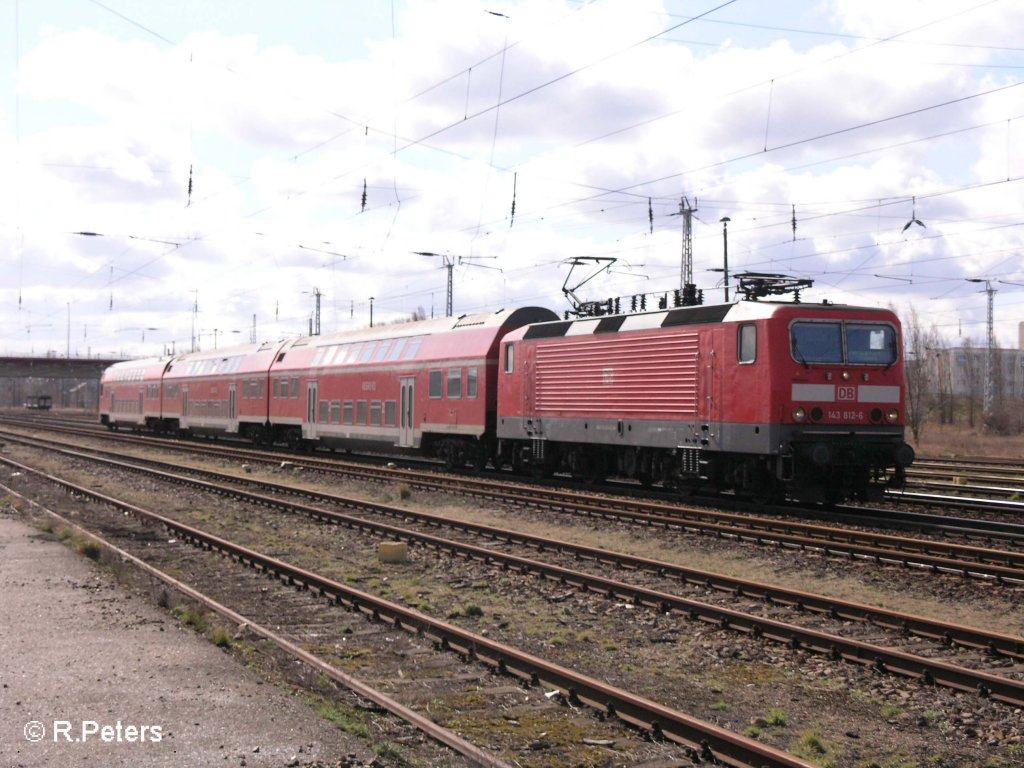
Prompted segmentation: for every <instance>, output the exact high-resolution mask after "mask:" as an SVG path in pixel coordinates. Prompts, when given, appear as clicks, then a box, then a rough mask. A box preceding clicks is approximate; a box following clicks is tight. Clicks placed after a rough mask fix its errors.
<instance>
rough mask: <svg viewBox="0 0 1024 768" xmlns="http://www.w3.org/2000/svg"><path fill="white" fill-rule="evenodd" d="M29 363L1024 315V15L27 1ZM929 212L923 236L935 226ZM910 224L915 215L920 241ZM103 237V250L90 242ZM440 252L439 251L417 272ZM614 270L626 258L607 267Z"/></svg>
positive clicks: (1010, 324) (1002, 325) (12, 145)
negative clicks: (537, 311)
mask: <svg viewBox="0 0 1024 768" xmlns="http://www.w3.org/2000/svg"><path fill="white" fill-rule="evenodd" d="M0 14H2V15H0V81H2V91H0V94H2V100H0V173H2V178H3V180H4V183H3V184H0V264H2V269H3V278H2V280H0V322H2V324H3V326H2V327H3V329H4V331H3V334H2V336H0V354H36V355H40V354H47V353H54V354H58V355H64V354H67V353H68V352H70V354H71V355H78V356H84V355H93V356H96V355H112V354H126V355H144V354H158V353H161V352H162V351H164V350H172V349H173V350H176V351H179V352H180V351H187V350H188V349H189V348H191V346H192V344H193V338H195V339H196V340H197V342H198V343H199V344H200V345H201V346H202V348H204V349H208V348H212V347H213V346H214V344H215V343H216V344H217V345H218V348H220V347H225V346H230V345H232V344H237V343H247V342H248V341H249V340H250V338H252V337H253V336H255V338H256V339H258V340H261V341H262V340H264V339H273V338H279V337H282V336H286V335H299V334H303V333H306V332H308V330H309V326H310V321H311V317H312V315H313V311H314V308H315V306H316V294H318V293H319V297H320V306H321V328H322V330H323V332H328V331H330V330H334V329H343V328H349V327H359V326H364V325H367V324H369V322H370V312H371V297H373V300H372V311H373V317H374V322H375V323H377V322H386V321H391V320H396V319H399V318H401V317H407V316H409V315H410V314H411V313H413V312H414V311H416V310H417V309H422V310H423V311H424V312H425V313H426V314H427V315H428V316H429V315H430V314H431V313H433V314H434V315H443V314H444V312H445V300H446V270H445V268H444V264H445V263H446V262H447V263H451V264H453V279H454V299H453V303H454V311H455V314H463V313H466V312H477V311H486V310H491V309H495V308H499V307H503V306H506V307H507V306H515V305H524V304H539V305H542V306H547V307H550V308H552V309H555V310H556V311H558V312H562V311H563V310H565V309H566V308H568V303H567V301H566V299H565V297H564V296H563V294H562V286H563V283H564V282H565V281H566V278H567V277H569V284H570V286H572V285H575V284H576V283H578V282H580V281H581V280H582V279H584V278H585V277H586V276H587V273H586V272H585V271H584V267H576V268H575V269H574V271H573V272H572V274H571V276H570V272H569V270H570V267H569V265H568V264H567V261H568V260H570V259H574V258H579V257H588V258H589V257H603V258H605V257H606V258H609V259H610V258H614V259H615V260H616V261H615V262H614V263H612V265H611V268H610V270H609V271H607V272H605V273H602V274H600V275H598V276H597V277H595V278H594V279H592V280H591V281H590V282H588V283H586V285H585V286H583V287H582V288H581V289H580V290H579V291H578V294H579V295H580V297H581V298H584V299H603V298H606V297H609V296H630V295H633V294H640V293H646V294H649V295H651V296H654V295H657V294H662V293H664V292H666V291H671V290H673V289H675V288H678V287H679V285H680V261H681V259H680V256H681V252H682V217H681V216H680V215H679V212H680V206H681V200H682V199H683V198H684V197H685V198H686V200H687V201H688V202H689V203H690V205H691V206H692V207H693V208H695V209H696V210H695V212H694V213H693V240H692V244H693V278H694V282H695V283H696V284H697V285H698V287H700V288H703V289H704V293H705V301H706V302H712V301H714V302H718V301H721V300H722V298H723V289H722V273H721V271H717V272H716V271H714V270H716V269H717V270H721V268H722V266H723V251H724V247H723V246H724V243H723V232H722V229H723V225H722V224H721V223H720V221H721V219H722V218H723V217H729V219H730V222H729V224H728V260H729V271H730V272H732V273H736V272H743V271H752V272H773V273H785V274H788V275H792V276H795V277H800V278H810V279H813V280H814V287H813V288H811V289H809V290H807V291H805V293H804V299H805V300H806V301H820V300H822V299H828V300H830V301H835V302H849V303H859V304H865V305H870V306H885V305H894V306H896V307H898V308H899V309H900V311H901V312H909V311H910V309H911V308H913V309H914V310H916V312H917V313H918V314H919V315H920V316H921V317H922V318H923V319H924V322H925V323H926V324H931V323H934V324H935V326H936V327H937V329H938V330H939V331H940V333H941V334H942V335H943V336H944V337H945V338H946V339H947V340H948V342H949V343H950V344H959V343H961V342H962V341H963V339H964V338H971V339H974V340H976V341H977V342H978V343H984V339H985V318H986V295H985V293H984V290H985V283H984V282H982V283H978V282H970V280H972V279H980V280H983V281H984V280H987V281H989V285H990V286H991V287H992V288H993V289H996V293H995V296H994V299H995V318H996V332H997V340H998V342H999V343H1000V344H1001V345H1002V346H1010V347H1012V346H1016V345H1017V327H1018V323H1019V322H1020V321H1022V320H1024V258H1022V256H1024V240H1022V235H1024V184H1022V179H1024V121H1022V118H1024V87H1021V86H1022V84H1024V46H1022V44H1021V42H1020V30H1021V29H1024V2H1022V0H927V2H925V1H924V0H921V1H920V2H919V1H918V0H898V1H897V2H892V0H885V2H883V1H882V0H820V1H818V0H804V1H802V2H801V1H799V0H792V1H788V0H785V1H784V0H777V1H773V2H768V3H765V2H761V0H732V1H731V2H730V1H727V0H678V1H677V0H660V1H659V0H493V2H492V0H429V1H428V0H393V1H392V0H365V1H363V2H355V1H354V0H353V1H352V2H347V1H344V0H296V2H290V3H283V2H280V0H176V2H174V3H167V2H161V1H160V0H2V2H0ZM915 220H916V221H917V222H920V224H918V223H914V221H915ZM908 223H909V226H905V225H907V224H908ZM86 233H90V234H86ZM417 252H426V253H430V254H436V255H433V256H425V255H419V254H418V253H417ZM593 263H594V264H606V263H611V262H593Z"/></svg>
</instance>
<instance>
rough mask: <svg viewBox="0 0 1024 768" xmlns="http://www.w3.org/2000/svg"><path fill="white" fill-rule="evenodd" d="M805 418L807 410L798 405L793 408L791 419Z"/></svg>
mask: <svg viewBox="0 0 1024 768" xmlns="http://www.w3.org/2000/svg"><path fill="white" fill-rule="evenodd" d="M806 418H807V411H805V410H804V409H803V408H801V407H800V406H799V405H798V406H797V407H796V408H794V409H793V421H797V422H803V420H804V419H806Z"/></svg>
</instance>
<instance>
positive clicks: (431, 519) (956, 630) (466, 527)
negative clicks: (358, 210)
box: [57, 449, 1024, 659]
mask: <svg viewBox="0 0 1024 768" xmlns="http://www.w3.org/2000/svg"><path fill="white" fill-rule="evenodd" d="M57 450H60V451H61V452H63V453H65V454H66V455H73V456H74V455H81V456H83V457H84V458H87V459H91V460H95V461H103V462H107V463H109V464H111V465H113V466H116V467H118V468H120V469H125V470H129V471H147V472H148V471H151V470H147V469H145V468H144V467H145V466H149V467H158V468H159V469H158V470H157V473H158V476H160V477H162V478H163V479H165V480H167V481H169V482H175V483H179V484H181V483H188V484H191V485H193V486H195V487H199V488H202V489H203V490H205V491H208V492H211V493H216V494H220V495H224V494H231V495H234V496H237V497H239V498H243V499H246V500H248V501H250V502H253V503H256V504H260V505H262V506H268V507H275V508H279V509H283V510H286V511H292V512H296V513H300V514H304V515H307V516H309V517H313V518H314V519H318V520H325V521H330V522H334V523H337V524H343V525H348V526H349V527H358V528H361V529H362V530H365V531H368V532H375V531H377V530H380V529H381V528H382V527H385V528H387V530H388V532H389V533H392V535H395V536H402V537H404V538H407V539H408V540H411V539H412V537H415V536H418V535H419V534H416V533H415V532H413V531H408V530H407V529H403V528H392V527H387V526H383V525H382V524H378V523H374V522H373V521H368V520H364V519H363V518H353V517H351V516H348V515H343V514H340V513H337V512H331V511H327V510H321V509H318V508H314V507H308V506H305V505H302V504H291V503H287V504H286V503H284V502H283V501H281V500H279V499H276V498H274V497H271V496H266V495H264V494H260V493H251V492H246V491H240V490H237V489H231V488H226V487H225V486H224V485H223V483H226V482H230V483H241V484H245V485H249V486H255V487H257V488H261V489H264V490H269V491H272V492H274V493H279V494H282V495H286V496H302V497H306V498H310V499H314V500H318V501H322V502H326V503H330V504H335V505H337V506H341V507H344V508H347V509H353V510H357V511H368V512H371V513H374V514H378V515H384V516H387V517H392V518H398V519H402V520H408V519H411V520H415V521H417V522H419V523H421V524H423V525H427V526H434V527H444V528H452V529H456V530H461V531H464V532H466V533H469V534H471V535H475V536H482V537H485V538H488V539H492V540H495V541H504V542H508V543H511V544H516V545H521V546H527V547H531V548H533V549H536V550H538V551H540V552H543V551H545V550H551V551H555V552H559V553H566V554H571V555H573V556H574V557H577V558H579V559H585V560H592V561H595V562H600V563H607V564H609V565H615V566H619V567H623V568H627V569H635V570H644V571H647V572H651V573H655V574H657V575H659V576H668V577H672V578H677V579H679V580H681V581H683V582H686V583H689V584H693V585H698V586H703V587H710V588H713V589H716V590H720V591H725V592H733V593H736V594H738V595H741V596H746V597H757V598H759V599H762V600H765V601H767V602H771V603H777V604H782V605H791V606H794V607H796V608H797V609H798V610H809V611H814V612H817V613H823V614H828V615H830V616H831V617H833V618H837V619H844V620H852V621H866V622H871V623H873V624H876V625H878V626H881V627H884V628H888V629H893V630H898V631H900V632H904V633H909V634H914V635H918V636H920V637H924V638H928V639H932V640H938V641H940V642H942V643H944V644H947V645H961V646H964V647H969V648H976V649H980V650H985V651H986V652H989V653H992V654H995V655H1002V656H1008V657H1013V658H1022V659H1024V638H1021V637H1017V636H1014V635H1006V634H1001V633H996V632H990V631H988V630H984V629H978V628H975V627H970V626H966V625H960V624H953V623H949V622H942V621H937V620H934V619H929V618H926V617H922V616H914V615H910V614H904V613H900V612H897V611H890V610H887V609H884V608H876V607H873V606H868V605H864V604H861V603H854V602H850V601H844V600H839V599H837V598H832V597H827V596H823V595H816V594H813V593H809V592H803V591H799V590H791V589H786V588H784V587H780V586H777V585H770V584H764V583H760V582H754V581H749V580H746V579H738V578H733V577H730V576H725V575H722V574H717V573H712V572H708V571H702V570H697V569H694V568H687V567H685V566H680V565H677V564H675V563H669V562H666V561H662V560H653V559H650V558H644V557H639V556H636V555H629V554H625V553H619V552H611V551H608V550H603V549H598V548H596V547H587V546H583V545H580V544H573V543H570V542H565V541H558V540H554V539H549V538H545V537H541V536H533V535H531V534H527V533H521V532H517V531H511V530H508V529H505V528H497V527H494V526H489V525H484V524H482V523H470V522H466V521H461V520H453V519H451V518H447V517H443V516H440V515H433V514H430V513H428V512H419V511H416V510H410V509H407V508H404V507H394V506H391V505H388V504H381V503H378V502H372V501H367V500H363V499H357V498H353V497H348V496H340V495H338V494H332V493H325V492H322V491H314V490H311V489H303V488H296V487H295V486H289V485H283V484H280V483H273V482H270V481H266V480H256V479H253V478H248V477H240V476H236V475H230V474H226V473H222V472H217V471H214V470H208V469H199V468H194V467H190V468H188V469H187V471H188V472H190V473H192V474H194V475H199V476H201V477H205V478H208V479H210V480H211V481H212V482H209V483H208V482H204V481H200V480H196V479H194V478H190V477H184V476H181V475H178V474H174V472H175V471H180V470H181V467H179V466H177V465H172V464H169V463H167V462H163V461H159V460H155V459H140V458H136V457H132V459H131V462H138V464H135V463H130V462H125V461H124V460H123V458H124V457H122V456H120V455H118V454H110V453H109V452H107V451H100V453H104V454H107V456H108V457H109V456H110V455H114V456H117V457H118V458H113V459H112V458H102V457H94V456H90V455H88V454H81V453H79V452H77V451H71V450H69V449H57ZM487 551H488V552H489V551H490V550H487Z"/></svg>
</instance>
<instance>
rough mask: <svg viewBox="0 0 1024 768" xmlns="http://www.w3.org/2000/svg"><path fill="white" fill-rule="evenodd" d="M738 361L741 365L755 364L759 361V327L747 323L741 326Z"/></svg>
mask: <svg viewBox="0 0 1024 768" xmlns="http://www.w3.org/2000/svg"><path fill="white" fill-rule="evenodd" d="M736 359H737V361H738V362H740V363H748V364H749V363H753V362H755V361H756V360H757V326H756V325H754V324H753V323H746V324H744V325H741V326H740V329H739V338H738V339H737V343H736Z"/></svg>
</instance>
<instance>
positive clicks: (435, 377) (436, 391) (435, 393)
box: [430, 371, 444, 400]
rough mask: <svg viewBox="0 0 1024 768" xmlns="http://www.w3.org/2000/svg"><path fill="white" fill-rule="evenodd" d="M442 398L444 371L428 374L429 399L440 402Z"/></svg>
mask: <svg viewBox="0 0 1024 768" xmlns="http://www.w3.org/2000/svg"><path fill="white" fill-rule="evenodd" d="M443 396H444V371H431V372H430V399H431V400H440V399H441V398H442V397H443Z"/></svg>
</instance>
